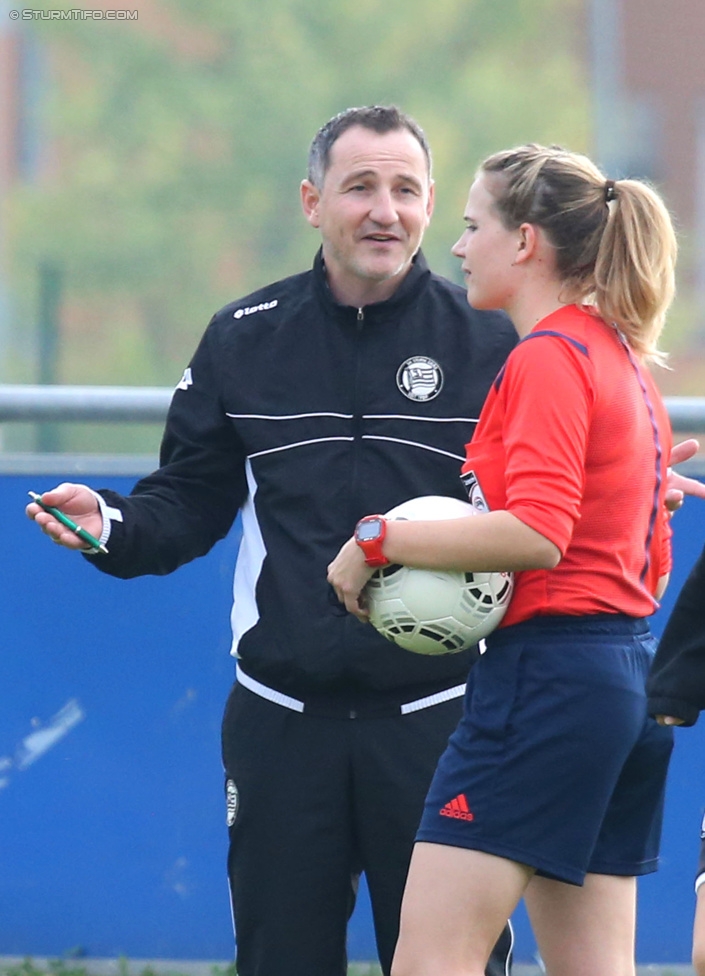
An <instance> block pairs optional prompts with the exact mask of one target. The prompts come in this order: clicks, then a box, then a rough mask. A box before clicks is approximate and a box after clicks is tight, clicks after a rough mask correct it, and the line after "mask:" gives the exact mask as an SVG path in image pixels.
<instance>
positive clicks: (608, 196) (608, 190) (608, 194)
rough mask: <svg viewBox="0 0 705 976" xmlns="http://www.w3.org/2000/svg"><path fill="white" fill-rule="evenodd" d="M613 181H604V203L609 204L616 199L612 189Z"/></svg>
mask: <svg viewBox="0 0 705 976" xmlns="http://www.w3.org/2000/svg"><path fill="white" fill-rule="evenodd" d="M614 184H615V181H614V180H605V203H610V201H612V200H616V199H617V191H616V190H615V188H614Z"/></svg>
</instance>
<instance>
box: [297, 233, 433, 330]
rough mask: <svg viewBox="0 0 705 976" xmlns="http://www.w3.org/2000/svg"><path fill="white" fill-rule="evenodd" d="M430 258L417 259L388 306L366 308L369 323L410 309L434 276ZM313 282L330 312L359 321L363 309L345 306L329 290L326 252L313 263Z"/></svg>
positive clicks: (418, 256) (415, 258)
mask: <svg viewBox="0 0 705 976" xmlns="http://www.w3.org/2000/svg"><path fill="white" fill-rule="evenodd" d="M430 274H431V272H430V270H429V267H428V264H427V263H426V258H425V257H424V256H423V254H422V253H421V251H418V252H417V254H416V256H415V257H414V260H413V264H412V265H411V268H410V269H409V272H408V274H407V275H406V277H405V278H404V280H403V281H402V283H401V284H400V285H399V287H398V288H397V290H396V291H395V292H394V294H393V295H392V296H391V298H388V299H387V300H386V301H384V302H373V303H372V304H371V305H365V306H364V313H365V320H366V321H370V320H380V319H384V318H387V317H389V316H390V315H394V314H396V313H397V312H399V310H400V309H401V308H403V306H404V305H407V304H408V303H409V302H410V301H411V300H413V298H414V297H415V296H416V293H417V291H418V289H419V288H420V287H421V284H422V282H423V281H425V280H426V278H428V277H429V276H430ZM313 278H314V282H315V286H316V291H317V293H318V296H319V298H320V299H321V301H322V302H323V304H324V305H325V306H326V308H327V309H328V311H329V312H331V313H332V314H335V315H336V316H339V317H342V318H345V319H352V318H355V319H357V317H358V312H359V309H358V308H356V307H355V306H354V305H341V304H340V302H337V301H336V300H335V298H334V297H333V293H332V291H331V290H330V288H329V286H328V280H327V278H326V268H325V264H324V262H323V249H322V248H319V250H318V253H317V254H316V257H315V258H314V261H313Z"/></svg>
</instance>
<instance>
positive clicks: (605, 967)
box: [329, 145, 676, 976]
mask: <svg viewBox="0 0 705 976" xmlns="http://www.w3.org/2000/svg"><path fill="white" fill-rule="evenodd" d="M465 223H466V230H465V232H464V233H463V235H462V237H461V238H460V240H459V241H458V242H457V244H456V245H455V246H454V248H453V253H454V254H455V255H456V256H457V257H459V258H460V259H461V260H462V268H463V273H464V275H465V280H466V283H467V291H468V301H469V302H470V304H472V305H473V306H475V307H476V308H485V309H487V308H501V309H504V310H506V311H507V312H508V313H509V314H510V316H511V317H512V320H513V322H514V325H515V327H516V329H517V332H518V333H519V336H520V338H521V339H522V341H521V342H520V343H519V345H518V346H517V348H516V349H515V350H514V351H513V352H512V353H511V355H510V357H509V360H508V361H507V364H506V367H505V368H504V369H503V370H502V372H501V373H500V375H499V376H498V377H497V380H496V382H495V384H494V387H493V389H492V391H491V393H490V395H489V397H488V400H487V403H486V405H485V408H484V410H483V412H482V416H481V418H480V423H479V425H478V429H477V432H476V434H475V437H474V438H473V441H472V443H471V444H469V445H468V447H467V461H466V463H465V465H464V467H463V472H464V479H465V481H466V484H467V485H469V486H470V487H471V490H472V492H473V493H474V494H475V495H476V496H477V495H479V496H480V497H482V498H483V499H484V501H485V502H486V504H487V506H488V507H489V509H490V511H489V512H488V513H486V514H484V515H482V516H481V517H477V518H469V519H465V520H461V521H460V522H458V521H457V520H456V521H453V522H452V523H451V522H432V523H430V522H393V521H390V522H389V523H385V522H383V521H382V522H381V524H378V529H379V536H380V538H379V543H378V547H377V548H378V550H379V551H378V552H376V553H375V552H372V553H370V543H369V541H367V542H366V543H365V545H366V550H365V552H363V551H362V549H361V548H360V547H359V546H358V545H357V544H356V542H355V540H354V539H351V540H350V541H349V542H348V543H346V544H345V546H344V547H343V548H342V549H341V551H340V553H339V555H338V556H337V557H336V559H335V561H334V562H333V563H332V564H331V566H330V568H329V579H330V581H331V583H332V584H333V586H334V587H335V589H336V591H337V593H338V596H339V597H340V599H341V600H343V601H344V602H345V604H346V606H347V608H348V609H349V610H350V611H351V612H353V613H356V614H357V615H358V616H360V617H361V618H363V619H364V617H365V610H364V606H363V605H362V604H361V603H360V599H359V596H360V593H361V590H362V588H363V587H364V584H365V583H366V581H367V579H368V578H369V575H370V574H371V572H372V571H373V570H372V569H371V568H370V566H369V565H368V564H367V563H366V562H365V559H366V558H371V559H372V562H375V561H376V563H377V565H379V564H380V561H381V560H384V559H386V560H389V561H390V562H393V563H401V564H405V565H410V566H419V567H424V568H443V569H448V568H457V569H463V570H471V571H472V570H475V571H478V572H482V571H494V570H512V571H514V572H515V573H516V580H515V595H514V598H513V601H512V604H511V606H510V608H509V611H508V613H507V615H506V617H505V618H504V620H503V622H502V625H501V627H500V628H499V629H498V630H497V631H495V633H494V634H492V635H491V636H490V638H489V639H488V640H487V652H486V653H485V654H484V655H483V657H482V658H481V660H480V662H479V663H478V665H477V666H476V667H475V668H474V670H473V673H472V674H471V677H470V683H469V685H468V692H467V697H466V704H465V713H464V717H463V720H462V721H461V723H460V725H459V727H458V729H457V730H456V732H455V733H454V734H453V736H452V737H451V740H450V742H449V745H448V748H447V750H446V752H445V754H444V755H443V757H442V758H441V760H440V762H439V766H438V770H437V772H436V776H435V778H434V781H433V783H432V785H431V788H430V791H429V794H428V798H427V801H426V808H425V811H424V815H423V819H422V823H421V827H420V829H419V833H418V835H417V844H416V847H415V850H414V855H413V858H412V862H411V867H410V871H409V878H408V882H407V888H406V894H405V898H404V905H403V909H402V925H401V934H400V939H399V944H398V946H397V952H396V956H395V962H394V967H393V974H394V976H481V974H482V973H483V970H484V966H485V963H486V961H487V958H488V956H489V953H490V950H491V948H492V946H493V945H494V942H495V940H496V939H497V936H498V935H499V933H500V932H501V930H502V927H503V925H504V924H505V922H506V920H507V918H508V917H509V916H510V915H511V913H512V911H513V910H514V908H515V907H516V905H517V903H518V901H519V900H520V898H521V897H522V896H524V898H525V901H526V905H527V908H528V911H529V915H530V918H531V922H532V925H533V928H534V932H535V934H536V938H537V942H538V945H539V949H540V951H541V954H542V957H543V959H544V962H545V965H546V970H547V972H548V973H549V976H597V974H599V976H633V974H634V973H635V966H634V933H635V901H636V894H635V892H636V883H635V878H636V876H638V875H641V874H646V873H648V872H651V871H654V870H656V866H657V859H658V843H659V834H660V824H661V808H662V802H663V790H664V783H665V776H666V769H667V766H668V760H669V756H670V751H671V746H672V740H671V734H670V730H668V729H665V728H661V727H659V726H658V725H657V724H656V723H655V722H654V721H653V720H652V719H650V718H648V717H647V714H646V702H645V695H644V684H645V678H646V674H647V671H648V668H649V664H650V662H651V659H652V656H653V652H654V642H653V639H652V638H651V636H650V634H649V629H648V624H647V622H646V621H647V618H648V617H649V616H650V615H651V614H652V613H653V612H654V610H655V609H656V607H657V605H658V604H657V600H658V599H659V597H660V595H661V593H662V592H663V590H664V588H665V585H666V582H667V578H668V572H669V568H670V533H669V529H668V520H667V517H666V511H665V506H664V496H665V488H666V475H667V467H666V465H667V459H668V457H669V454H670V450H671V435H670V429H669V424H668V418H667V414H666V411H665V409H664V406H663V403H662V401H661V398H660V396H659V394H658V392H657V389H656V387H655V385H654V383H653V380H652V379H651V376H650V374H649V372H648V371H647V368H646V366H647V363H648V362H649V361H652V362H656V363H658V362H660V361H662V359H663V357H662V354H661V353H660V352H659V351H658V347H657V342H658V338H659V335H660V332H661V329H662V326H663V321H664V316H665V313H666V310H667V308H668V306H669V304H670V302H671V300H672V297H673V290H674V265H675V257H676V243H675V236H674V233H673V228H672V225H671V221H670V218H669V215H668V212H667V211H666V208H665V207H664V205H663V203H662V201H661V200H660V198H659V197H658V195H657V194H656V193H655V192H654V190H652V189H651V188H650V187H649V186H647V185H646V184H644V183H642V182H640V181H635V180H620V181H616V182H615V181H611V180H606V179H605V177H604V175H603V174H602V173H600V171H599V170H598V169H597V167H595V166H594V165H593V164H592V163H591V162H590V161H589V160H588V159H586V158H585V157H584V156H580V155H577V154H573V153H569V152H566V151H564V150H561V149H558V148H550V149H549V148H544V147H541V146H536V145H529V146H524V147H520V148H518V149H513V150H510V151H507V152H503V153H499V154H496V155H494V156H491V157H490V158H489V159H487V160H486V161H485V162H484V163H483V164H482V166H481V167H480V169H479V171H478V174H477V177H476V179H475V181H474V183H473V185H472V187H471V189H470V193H469V197H468V203H467V208H466V211H465ZM376 518H379V517H376ZM374 527H375V526H374V523H373V525H372V528H373V529H374ZM365 534H366V535H367V536H368V537H369V535H370V534H373V535H374V532H372V533H369V532H368V533H365ZM375 556H376V557H377V558H376V560H375ZM459 810H461V811H463V815H462V817H461V816H459V815H458V811H459Z"/></svg>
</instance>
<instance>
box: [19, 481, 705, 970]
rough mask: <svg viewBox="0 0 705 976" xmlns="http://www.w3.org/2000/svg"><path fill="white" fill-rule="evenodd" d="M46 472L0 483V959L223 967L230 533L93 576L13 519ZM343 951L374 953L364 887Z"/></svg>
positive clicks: (690, 823) (670, 853)
mask: <svg viewBox="0 0 705 976" xmlns="http://www.w3.org/2000/svg"><path fill="white" fill-rule="evenodd" d="M67 478H70V476H67ZM60 480H64V476H61V475H59V476H56V477H55V476H53V475H52V476H51V477H47V476H46V475H43V476H37V475H35V476H32V477H29V476H24V475H11V476H10V475H6V476H3V477H0V511H2V512H3V513H4V517H5V525H4V527H3V545H2V552H3V555H2V559H1V560H0V620H1V621H2V653H1V654H0V695H1V698H0V702H1V708H0V955H25V954H26V955H34V956H45V955H46V956H60V955H63V954H64V953H68V952H73V951H77V950H78V951H82V952H83V953H85V954H86V955H90V956H119V955H126V956H129V957H132V958H169V959H179V958H181V959H228V958H231V957H232V952H233V945H232V933H231V924H230V908H229V901H228V894H227V881H226V876H225V867H224V863H225V853H226V842H227V836H226V828H225V810H224V803H223V801H222V774H221V767H220V761H219V725H220V717H221V712H222V707H223V704H224V701H225V698H226V695H227V693H228V690H229V687H230V683H231V680H232V673H233V661H232V659H231V658H230V656H229V654H228V651H229V643H230V634H229V628H228V615H229V608H230V589H231V579H232V565H233V560H234V555H235V551H236V547H237V541H238V532H237V531H234V532H233V534H232V535H231V537H230V538H228V539H226V540H225V541H223V542H222V543H220V544H219V545H218V546H216V547H215V549H214V550H213V551H212V552H211V553H210V554H209V556H208V557H206V558H205V559H202V560H199V561H197V562H196V563H193V564H191V565H189V566H185V567H183V568H182V569H180V570H179V571H178V572H177V573H175V574H174V575H172V576H170V577H165V578H159V579H157V578H151V577H146V578H143V579H139V580H131V581H127V582H125V581H119V580H113V579H110V578H107V577H105V576H103V575H102V574H99V573H97V572H95V570H93V569H92V568H91V567H90V566H89V565H87V564H85V561H84V560H82V559H81V558H80V557H77V556H76V555H75V554H72V553H69V552H67V551H66V550H64V549H61V548H60V547H58V546H54V545H52V544H51V543H50V542H49V541H48V540H47V539H46V538H44V537H43V536H42V535H41V534H40V533H39V532H38V530H37V529H36V527H35V526H33V525H32V524H31V523H30V522H29V521H28V520H27V519H26V518H25V517H24V515H23V509H24V505H25V502H26V499H27V491H28V489H32V490H35V491H42V490H46V489H47V488H49V487H51V486H52V485H54V484H56V483H57V482H58V481H60ZM88 480H89V481H90V482H91V483H92V484H100V485H106V486H109V487H113V488H116V489H117V490H118V491H127V490H129V487H130V485H131V484H132V481H133V480H134V479H132V478H123V477H108V478H101V477H92V478H89V479H88ZM674 527H675V540H676V541H675V547H676V568H675V572H674V578H673V584H672V587H671V590H670V593H669V598H668V600H667V601H666V602H665V604H664V608H663V610H662V611H661V612H660V613H659V615H658V616H657V618H656V621H655V625H654V628H655V630H657V631H660V629H661V627H662V626H663V620H664V617H665V614H666V613H667V611H668V609H669V608H670V605H671V603H672V600H673V598H674V596H675V594H676V592H677V590H678V589H679V587H680V585H681V583H682V582H683V579H684V578H685V575H686V574H687V571H688V569H689V568H690V566H691V565H692V563H693V562H694V560H695V558H696V557H697V555H698V553H699V551H700V548H701V545H702V543H703V541H705V507H704V506H703V503H700V502H697V501H690V502H689V503H688V504H687V505H686V507H685V508H684V510H682V511H681V512H680V513H679V514H678V516H677V518H676V519H675V522H674ZM704 736H705V720H703V722H702V723H701V725H698V726H696V727H695V729H690V730H681V731H679V732H677V740H678V741H677V748H676V752H675V757H674V762H673V767H672V772H671V777H670V786H669V796H668V804H667V814H666V825H665V836H664V845H663V869H662V870H661V871H660V872H659V873H658V874H657V875H655V876H652V877H650V878H646V879H644V880H643V881H642V882H641V883H640V919H639V959H640V961H643V962H675V963H679V962H686V961H687V960H688V959H689V953H690V927H691V920H692V907H693V895H692V877H693V872H694V869H695V863H696V858H697V852H698V845H699V840H698V832H699V825H700V819H701V816H702V810H703V805H704V804H705V770H704V769H703V765H704V763H703V755H704V749H703V737H704ZM516 922H517V935H518V944H517V958H518V960H519V961H528V960H530V959H531V958H532V956H533V952H534V947H533V940H532V938H531V934H530V930H529V927H528V925H527V923H526V919H525V916H524V915H523V912H521V911H520V912H519V913H518V914H517V919H516ZM350 952H351V958H353V959H370V958H373V957H374V955H375V952H374V942H373V938H372V934H371V924H370V914H369V906H368V903H367V898H366V896H365V893H364V891H363V893H362V896H361V899H360V904H359V906H358V909H357V911H356V914H355V917H354V919H353V923H352V925H351V934H350Z"/></svg>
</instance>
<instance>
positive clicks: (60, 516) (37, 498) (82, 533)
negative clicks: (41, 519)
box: [27, 491, 108, 555]
mask: <svg viewBox="0 0 705 976" xmlns="http://www.w3.org/2000/svg"><path fill="white" fill-rule="evenodd" d="M27 494H28V495H29V497H30V498H31V499H32V501H33V502H36V503H37V505H41V506H42V508H43V509H44V511H45V512H49V514H50V515H53V516H54V518H55V519H56V520H57V522H61V524H62V525H65V526H66V528H67V529H71V531H72V532H75V534H76V535H77V536H78V538H79V539H83V541H84V542H87V543H88V545H89V546H91V547H92V548H93V549H98V551H99V552H104V553H106V555H107V552H108V550H107V549H106V548H105V546H104V545H103V543H102V542H100V541H99V540H98V539H96V538H95V536H92V535H91V534H90V532H86V530H85V529H83V528H81V526H80V525H76V523H75V522H73V521H72V520H71V519H70V518H69V517H68V515H64V513H63V512H60V511H59V509H58V508H52V507H51V505H45V504H44V502H43V501H42V496H41V495H38V494H37V493H36V491H28V492H27Z"/></svg>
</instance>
